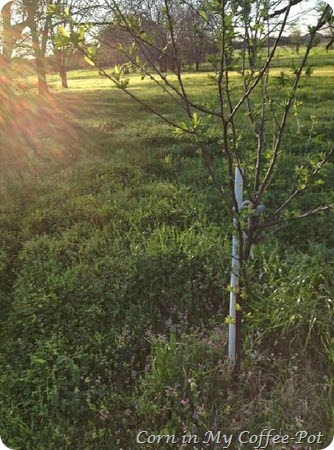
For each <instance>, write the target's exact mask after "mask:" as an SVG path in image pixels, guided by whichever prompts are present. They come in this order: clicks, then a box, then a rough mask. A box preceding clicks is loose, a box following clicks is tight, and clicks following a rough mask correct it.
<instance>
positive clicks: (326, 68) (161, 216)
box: [0, 52, 334, 450]
mask: <svg viewBox="0 0 334 450" xmlns="http://www.w3.org/2000/svg"><path fill="white" fill-rule="evenodd" d="M283 53H284V52H282V54H283ZM319 55H320V56H319ZM283 56H284V55H283ZM312 58H313V60H312V59H311V65H312V64H313V65H314V71H313V73H312V76H311V77H310V78H309V77H305V78H304V79H303V80H302V84H301V87H300V89H299V92H298V98H299V100H300V101H301V102H302V107H301V109H300V113H298V115H294V116H292V118H291V121H290V122H289V127H288V133H287V136H286V138H285V141H284V145H285V148H287V151H286V152H285V154H284V155H283V157H282V165H283V168H284V170H283V175H282V176H281V178H279V179H277V181H276V183H275V185H274V187H275V191H274V192H273V193H272V194H271V197H269V198H268V199H267V200H268V202H269V204H270V202H273V203H274V202H275V198H278V197H280V196H281V195H282V193H283V192H285V190H286V188H287V186H288V185H289V182H290V180H291V174H292V170H293V168H294V167H295V166H296V165H297V164H298V161H299V160H300V158H301V155H303V154H305V153H308V152H314V153H316V152H319V151H323V149H324V148H328V147H329V145H330V144H333V142H334V128H333V126H332V123H331V117H332V110H333V104H334V103H333V102H334V90H333V81H334V69H333V56H332V55H331V53H328V54H326V53H324V52H322V53H319V52H315V53H314V54H313V56H312ZM319 58H321V61H322V63H321V64H318V62H319V61H320V59H319ZM312 61H313V63H312ZM282 65H283V66H284V64H283V63H282ZM281 71H282V67H281V66H280V65H279V64H278V67H277V68H275V69H273V71H272V73H271V77H272V86H273V89H274V88H275V86H276V84H275V83H276V82H277V79H278V78H279V77H280V74H281ZM129 77H130V84H131V89H133V91H134V92H136V93H137V94H138V95H140V96H142V98H143V99H145V101H149V102H150V104H151V105H152V106H154V107H155V108H158V109H159V111H160V112H161V114H163V115H164V116H166V117H168V118H172V119H173V120H177V119H180V118H181V112H180V111H178V110H177V109H176V108H175V106H174V105H173V104H171V102H170V100H169V98H168V96H166V95H164V94H162V93H161V92H160V91H159V90H158V88H156V87H155V86H153V85H152V83H151V82H150V81H149V80H147V79H145V80H141V79H140V76H138V75H136V74H131V75H129ZM238 77H239V76H238V74H237V73H236V74H234V75H233V77H232V78H233V82H234V83H235V84H236V86H238V83H239V81H238V80H239V78H238ZM185 80H186V83H187V85H188V86H189V89H191V95H193V96H194V97H196V98H197V97H198V96H200V97H201V98H202V99H203V101H206V99H208V98H209V97H210V93H211V91H212V89H213V87H212V85H211V84H210V81H209V79H208V73H206V72H204V71H203V72H199V73H193V72H189V73H187V75H186V77H185ZM49 83H50V86H51V93H52V96H51V98H50V99H48V101H41V100H38V99H37V96H36V94H35V92H34V80H33V79H31V78H27V79H24V78H21V79H20V80H19V81H18V85H19V86H20V87H22V85H23V88H24V90H25V93H24V94H23V95H22V97H21V96H20V99H22V106H21V109H20V112H19V116H17V117H16V118H15V120H13V124H12V126H13V127H14V128H12V132H8V134H7V135H2V136H1V140H0V144H1V153H0V154H1V162H0V164H1V173H2V177H1V180H0V212H1V215H0V232H1V236H2V238H1V242H0V302H1V311H2V327H1V330H0V338H1V342H2V345H1V351H0V364H1V373H0V409H1V414H0V435H1V438H2V440H3V442H5V443H6V445H7V446H8V447H10V448H11V449H13V450H45V449H50V450H51V449H62V450H67V449H68V450H70V449H71V450H72V449H84V450H93V449H94V450H95V449H96V450H97V449H102V450H103V449H106V450H107V449H112V450H113V449H115V450H120V449H125V450H130V449H134V448H149V447H150V448H152V446H147V445H145V444H138V443H136V442H135V438H136V434H137V433H138V431H139V430H149V432H150V433H152V434H154V433H155V434H159V433H161V434H173V433H174V434H175V435H177V436H180V435H182V434H183V433H186V432H190V433H196V434H198V435H201V434H203V433H205V431H206V430H213V431H215V432H216V431H217V430H223V431H224V433H232V434H235V435H237V433H238V432H240V431H242V430H250V432H252V433H259V432H260V431H261V430H262V429H264V428H268V427H269V428H274V429H275V430H277V432H278V433H282V434H289V435H291V436H294V435H295V433H297V432H298V431H301V430H307V432H308V433H309V434H312V433H313V434H316V433H319V432H321V433H322V434H323V435H324V438H323V443H322V444H321V445H318V444H312V443H308V442H307V441H306V440H304V441H303V442H301V443H300V444H293V445H292V444H291V446H290V447H286V446H284V445H282V444H277V445H276V446H273V448H277V449H280V450H282V449H283V448H289V449H294V450H297V449H300V450H305V449H308V448H312V449H313V448H314V449H319V450H320V449H322V448H325V447H326V445H328V444H329V442H330V441H331V439H332V437H333V435H334V408H333V405H334V378H333V368H334V336H333V321H334V312H333V303H334V238H333V233H332V223H333V214H332V213H326V214H322V215H319V216H317V217H313V218H311V219H308V220H306V221H299V222H298V223H294V224H293V225H290V226H288V227H285V228H282V229H281V230H280V231H278V232H277V233H276V234H275V235H273V236H271V237H270V239H269V238H268V239H267V240H265V241H264V242H262V243H260V244H258V245H256V247H255V257H254V261H253V268H252V274H251V275H252V283H253V287H252V291H253V295H252V299H251V302H250V304H249V305H248V306H247V311H246V312H247V314H245V321H244V325H243V328H244V333H245V340H244V355H243V361H242V367H241V374H240V377H239V380H238V381H237V382H236V381H234V380H233V378H232V376H231V368H230V365H229V362H228V361H227V359H226V353H227V324H226V321H225V318H226V315H227V314H228V298H229V292H228V290H227V285H228V282H229V271H230V267H229V266H230V237H231V223H230V220H229V219H228V218H227V212H226V209H225V205H224V204H223V203H222V201H221V197H220V196H219V194H218V192H217V191H216V189H215V186H214V184H213V182H212V179H211V178H210V177H209V174H208V173H207V171H206V168H205V167H204V166H203V164H202V161H201V158H200V157H199V154H198V149H197V148H196V145H195V144H194V142H193V141H192V140H191V139H190V138H189V137H182V138H180V137H177V136H175V135H174V134H173V133H172V130H171V129H170V127H169V126H168V125H167V124H165V123H164V122H162V121H161V120H160V119H158V118H157V117H155V116H154V115H152V113H151V112H149V111H147V110H146V109H145V108H144V107H143V106H141V105H139V104H137V103H135V102H133V100H131V99H130V98H129V97H127V96H126V94H125V93H124V92H122V91H120V90H117V89H116V88H114V87H112V86H111V84H110V82H109V81H108V80H107V79H105V78H103V77H102V76H101V75H99V73H98V71H97V70H96V69H94V68H93V69H89V70H81V71H73V72H70V73H69V86H70V88H69V89H68V90H66V91H63V90H61V88H60V82H59V80H58V78H57V76H56V75H50V76H49ZM20 101H21V100H20ZM212 158H213V160H214V167H215V169H216V170H217V172H218V173H220V174H221V178H222V180H224V176H225V173H226V170H225V167H224V161H223V159H222V158H221V157H220V156H219V152H218V150H217V149H216V148H215V147H214V146H213V147H212ZM333 187H334V166H333V162H332V161H331V162H329V163H328V165H327V166H326V169H325V171H324V174H323V176H322V180H321V183H319V184H318V185H317V186H314V187H312V189H311V190H310V191H309V192H307V193H306V194H305V195H304V196H303V200H302V206H305V208H306V209H307V208H310V207H314V206H315V205H318V204H319V203H320V204H323V203H325V202H332V203H333V196H334V194H333ZM156 448H157V449H160V448H161V449H164V448H180V447H178V446H177V445H166V446H164V445H162V444H160V445H159V446H157V447H156ZM189 448H192V447H190V446H189ZM208 448H221V446H216V447H215V446H214V444H213V443H211V446H209V447H208ZM230 448H234V449H237V448H240V445H239V444H238V443H237V442H234V443H233V445H232V446H231V447H230ZM243 448H246V449H248V448H250V449H252V448H254V447H253V445H250V444H249V445H244V446H243Z"/></svg>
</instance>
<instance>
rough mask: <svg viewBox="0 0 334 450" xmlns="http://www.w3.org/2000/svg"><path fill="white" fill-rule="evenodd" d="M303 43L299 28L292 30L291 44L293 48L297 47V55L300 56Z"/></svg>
mask: <svg viewBox="0 0 334 450" xmlns="http://www.w3.org/2000/svg"><path fill="white" fill-rule="evenodd" d="M301 42H302V35H301V31H300V29H299V28H294V29H293V30H291V33H290V35H289V43H290V45H292V46H293V47H295V50H296V53H297V54H299V49H300V46H301Z"/></svg>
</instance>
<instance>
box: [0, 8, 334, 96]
mask: <svg viewBox="0 0 334 450" xmlns="http://www.w3.org/2000/svg"><path fill="white" fill-rule="evenodd" d="M164 3H165V2H163V1H162V0H144V1H138V0H136V1H128V0H123V1H122V2H121V5H122V14H125V15H126V18H127V20H129V21H130V22H131V21H132V22H133V23H134V22H137V26H140V28H141V32H142V33H143V34H146V35H147V36H149V37H150V39H151V40H152V42H146V43H144V42H142V43H141V48H140V49H139V50H136V53H137V57H138V58H140V59H141V60H143V61H145V62H146V63H149V64H151V65H152V64H155V63H156V62H157V63H158V64H159V67H160V70H161V71H162V72H166V71H168V70H170V71H175V56H176V55H175V53H177V59H178V61H179V63H180V64H181V65H182V66H183V67H194V68H195V69H196V70H197V71H198V70H199V69H200V66H201V64H203V63H205V62H210V63H213V64H214V61H215V58H216V57H217V45H216V43H217V35H216V31H215V24H214V23H213V22H212V18H210V17H205V14H206V12H205V7H204V6H205V2H203V1H202V0H191V1H182V2H179V1H176V0H171V1H169V2H168V4H169V18H170V22H171V23H172V24H173V37H172V36H171V30H170V23H168V22H169V21H168V19H167V18H166V15H165V14H164V8H165V6H164ZM231 3H233V1H232V2H231ZM236 3H238V2H236ZM239 3H240V4H241V3H245V2H239ZM246 3H247V2H246ZM55 12H57V14H56V15H55V14H54V13H55ZM69 17H71V18H74V20H75V23H76V24H77V25H78V26H79V25H80V24H84V23H85V24H87V23H90V24H91V28H90V40H89V45H94V46H95V47H96V48H97V53H96V61H97V63H98V65H99V66H101V67H112V66H114V65H120V64H124V63H126V62H127V61H128V57H127V56H126V55H125V54H124V51H123V50H124V48H129V46H131V45H134V43H133V36H132V35H131V33H129V30H127V29H126V27H124V26H122V23H120V21H119V20H118V19H119V18H118V17H117V10H116V9H115V8H112V7H110V6H108V2H105V1H104V0H102V1H88V0H13V1H9V2H7V3H6V4H5V6H4V7H3V8H2V11H1V18H2V33H1V41H2V52H1V54H0V58H1V61H2V67H7V69H9V67H10V65H11V62H12V61H13V59H16V60H20V61H25V62H26V63H27V62H29V61H30V62H31V61H33V63H34V64H35V67H36V73H37V79H38V90H39V93H41V94H46V93H48V84H47V79H46V74H47V72H48V71H50V70H51V71H56V72H58V73H59V76H60V79H61V82H62V87H63V88H67V87H68V81H67V70H68V69H73V68H79V67H83V66H84V64H85V63H84V59H83V57H84V53H85V49H84V48H81V51H80V49H78V46H73V42H72V41H71V38H70V36H71V33H72V32H73V29H72V30H71V25H70V23H72V28H73V21H72V22H71V21H69V20H67V18H69ZM261 20H262V19H261ZM273 20H274V19H273ZM259 25H261V23H259ZM59 33H60V34H62V35H63V36H62V38H66V37H67V38H68V43H66V42H65V41H64V39H60V40H59V39H58V42H57V36H58V37H59ZM322 33H323V34H320V33H318V34H317V36H316V39H315V44H317V43H319V42H325V43H326V44H327V49H329V48H331V45H332V43H333V42H332V41H333V36H334V32H333V26H332V24H331V23H328V24H327V27H326V28H325V29H324V30H322ZM269 39H270V40H271V45H273V43H274V42H275V38H274V37H269ZM308 39H309V33H308V34H304V35H302V33H301V32H300V30H299V28H298V26H295V27H294V28H292V29H291V30H290V34H289V35H282V36H281V37H280V39H279V42H278V45H282V46H289V45H290V46H292V47H294V48H295V49H296V51H297V53H298V51H299V47H300V46H301V45H305V44H306V43H307V41H308ZM256 40H257V33H256V32H255V33H253V36H251V37H250V39H249V40H248V42H247V45H248V48H249V51H250V53H251V52H252V49H253V50H254V51H255V48H256V47H257V45H258V42H256ZM230 46H231V49H233V50H234V51H238V50H242V48H243V46H244V39H240V38H235V37H233V38H231V42H230ZM161 50H162V51H161ZM129 70H133V71H136V65H135V64H131V65H130V66H129Z"/></svg>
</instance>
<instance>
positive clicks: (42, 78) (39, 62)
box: [27, 7, 49, 95]
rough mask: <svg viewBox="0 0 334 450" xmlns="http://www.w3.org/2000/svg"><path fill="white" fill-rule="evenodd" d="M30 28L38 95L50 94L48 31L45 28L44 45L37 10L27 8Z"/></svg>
mask: <svg viewBox="0 0 334 450" xmlns="http://www.w3.org/2000/svg"><path fill="white" fill-rule="evenodd" d="M27 13H28V19H27V22H28V27H29V28H30V31H31V40H32V48H33V51H34V54H35V64H36V72H37V79H38V93H39V94H41V95H48V94H49V87H48V84H47V81H46V68H45V49H46V39H47V33H48V29H47V27H45V28H44V31H43V35H42V43H41V42H40V33H39V31H38V28H37V19H36V17H35V16H36V10H35V9H34V8H33V7H30V8H27Z"/></svg>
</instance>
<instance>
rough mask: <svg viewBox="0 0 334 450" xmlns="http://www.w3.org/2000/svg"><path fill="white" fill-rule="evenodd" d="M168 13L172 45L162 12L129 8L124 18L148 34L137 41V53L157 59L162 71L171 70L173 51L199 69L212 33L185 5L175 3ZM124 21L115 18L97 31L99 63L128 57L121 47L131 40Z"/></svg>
mask: <svg viewBox="0 0 334 450" xmlns="http://www.w3.org/2000/svg"><path fill="white" fill-rule="evenodd" d="M171 15H172V20H173V23H174V27H173V35H174V36H173V40H174V45H172V37H171V34H170V30H168V25H167V23H166V18H165V17H164V16H159V15H156V16H155V17H154V15H153V14H150V15H149V14H147V10H145V8H143V9H142V10H141V11H140V12H138V8H137V7H136V8H134V7H133V6H132V7H130V8H129V12H128V14H127V20H128V21H129V22H131V23H133V24H134V23H135V22H136V26H139V24H140V27H141V31H142V33H145V35H146V36H149V39H148V40H147V41H146V42H145V40H142V41H141V42H140V45H139V48H138V51H137V54H138V56H139V57H140V58H141V59H142V60H143V61H145V62H147V63H148V64H156V63H158V64H159V65H160V70H161V71H163V72H164V71H167V70H168V69H171V70H173V66H174V63H173V61H174V60H175V54H174V53H175V52H177V53H178V57H179V60H180V61H181V62H182V64H183V65H187V66H193V65H195V67H196V69H197V70H199V66H200V64H201V63H203V62H204V61H205V58H206V57H207V55H208V53H209V52H210V49H211V48H213V43H212V36H210V34H209V32H208V31H207V30H206V29H205V26H203V21H202V20H200V17H199V15H198V13H197V12H196V11H195V10H193V9H192V8H190V7H189V6H187V5H180V4H178V5H176V4H175V5H174V7H173V8H172V9H171ZM152 16H153V17H154V18H153V17H152ZM138 18H139V21H138ZM124 25H125V24H122V21H119V20H117V19H116V20H115V21H114V22H112V23H109V24H107V25H106V26H104V27H103V28H102V29H101V31H100V32H99V34H98V40H99V42H100V47H99V52H98V61H99V64H101V65H103V66H113V65H115V64H123V63H124V62H126V61H128V57H126V56H124V52H123V48H124V47H125V46H126V47H127V48H128V47H129V46H130V45H131V44H132V43H134V40H133V35H132V34H131V33H129V30H127V26H124ZM135 44H136V45H137V44H138V43H137V42H136V43H135ZM137 47H138V45H137ZM162 48H163V49H164V52H163V53H162V52H161V49H162Z"/></svg>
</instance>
